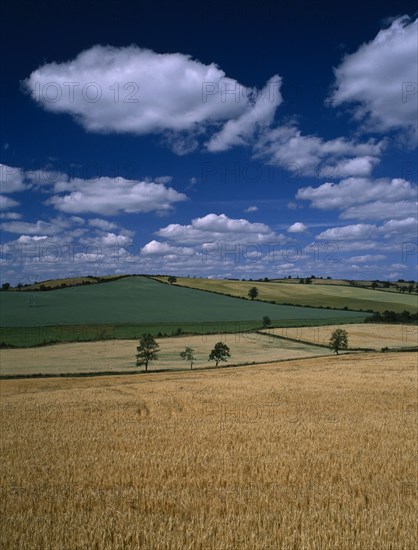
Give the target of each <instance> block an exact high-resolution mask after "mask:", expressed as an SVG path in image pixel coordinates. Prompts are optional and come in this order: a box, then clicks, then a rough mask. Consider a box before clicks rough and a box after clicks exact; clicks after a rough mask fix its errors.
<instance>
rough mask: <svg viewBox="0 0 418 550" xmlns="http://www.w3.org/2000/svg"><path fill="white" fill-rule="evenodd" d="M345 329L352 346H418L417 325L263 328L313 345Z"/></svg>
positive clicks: (371, 347) (267, 331)
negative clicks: (337, 329)
mask: <svg viewBox="0 0 418 550" xmlns="http://www.w3.org/2000/svg"><path fill="white" fill-rule="evenodd" d="M336 328H342V329H344V330H346V331H347V334H348V347H349V348H366V349H373V350H381V349H382V348H385V347H388V348H394V349H398V348H412V347H417V346H418V326H417V325H389V324H388V325H385V324H367V323H364V324H363V323H362V324H357V325H356V324H351V325H330V326H322V327H297V328H273V329H268V330H266V331H263V332H265V333H267V334H274V335H276V336H282V337H284V338H292V339H295V340H301V341H304V342H311V343H312V344H321V345H327V344H328V343H329V339H330V336H331V333H332V332H333V331H334V330H335V329H336Z"/></svg>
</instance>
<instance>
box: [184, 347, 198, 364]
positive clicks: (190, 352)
mask: <svg viewBox="0 0 418 550" xmlns="http://www.w3.org/2000/svg"><path fill="white" fill-rule="evenodd" d="M180 357H181V358H182V359H184V360H185V361H189V363H190V368H191V369H192V368H193V363H194V362H195V360H196V357H195V356H194V349H193V348H189V347H186V348H185V350H184V351H182V352H181V353H180Z"/></svg>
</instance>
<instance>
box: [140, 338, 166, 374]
mask: <svg viewBox="0 0 418 550" xmlns="http://www.w3.org/2000/svg"><path fill="white" fill-rule="evenodd" d="M159 349H160V346H159V345H158V343H157V342H156V340H155V338H154V336H152V334H143V335H142V336H141V338H140V340H139V345H138V347H137V348H136V351H137V352H138V353H137V354H136V366H137V367H140V366H141V365H144V366H145V372H147V371H148V363H149V362H150V361H155V359H158V353H157V352H158V351H159Z"/></svg>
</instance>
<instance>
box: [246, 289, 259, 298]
mask: <svg viewBox="0 0 418 550" xmlns="http://www.w3.org/2000/svg"><path fill="white" fill-rule="evenodd" d="M257 296H258V288H257V287H256V286H253V287H251V288H250V290H249V291H248V297H249V298H251V300H254V298H257Z"/></svg>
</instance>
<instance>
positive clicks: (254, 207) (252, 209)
mask: <svg viewBox="0 0 418 550" xmlns="http://www.w3.org/2000/svg"><path fill="white" fill-rule="evenodd" d="M257 210H258V206H249V207H248V208H246V209H245V210H244V212H257Z"/></svg>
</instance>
